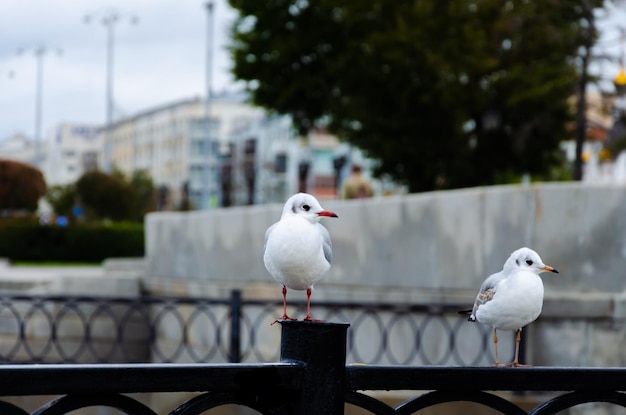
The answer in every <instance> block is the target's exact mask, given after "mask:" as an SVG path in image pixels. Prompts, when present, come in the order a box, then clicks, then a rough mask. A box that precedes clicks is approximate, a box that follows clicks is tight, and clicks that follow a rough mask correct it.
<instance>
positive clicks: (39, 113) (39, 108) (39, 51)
mask: <svg viewBox="0 0 626 415" xmlns="http://www.w3.org/2000/svg"><path fill="white" fill-rule="evenodd" d="M27 52H32V53H33V55H34V56H35V59H36V62H37V71H36V73H37V75H36V81H35V132H34V133H35V160H34V163H33V164H34V165H35V167H37V168H38V169H41V167H42V166H41V163H42V156H41V144H42V141H43V138H42V134H41V122H42V121H41V120H42V117H43V58H44V57H45V55H46V54H47V53H48V52H56V53H57V54H58V55H60V54H61V53H63V51H62V50H61V49H59V48H52V49H50V48H47V47H45V46H43V45H39V46H36V47H34V48H20V49H18V50H17V53H18V55H22V54H24V53H27Z"/></svg>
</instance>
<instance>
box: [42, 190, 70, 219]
mask: <svg viewBox="0 0 626 415" xmlns="http://www.w3.org/2000/svg"><path fill="white" fill-rule="evenodd" d="M46 200H47V201H48V203H49V204H50V206H51V207H52V209H53V210H54V213H55V214H57V215H58V216H66V217H71V216H72V214H73V213H72V209H73V208H74V206H75V205H76V202H77V195H76V186H75V185H73V184H69V185H55V186H51V187H50V188H49V189H48V192H47V194H46Z"/></svg>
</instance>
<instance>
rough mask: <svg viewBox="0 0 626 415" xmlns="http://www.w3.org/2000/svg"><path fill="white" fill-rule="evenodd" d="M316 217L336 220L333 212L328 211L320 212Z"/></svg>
mask: <svg viewBox="0 0 626 415" xmlns="http://www.w3.org/2000/svg"><path fill="white" fill-rule="evenodd" d="M317 215H318V216H328V217H329V218H338V217H339V216H337V214H336V213H335V212H331V211H330V210H322V211H321V212H319V213H318V214H317Z"/></svg>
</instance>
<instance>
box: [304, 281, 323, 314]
mask: <svg viewBox="0 0 626 415" xmlns="http://www.w3.org/2000/svg"><path fill="white" fill-rule="evenodd" d="M304 321H317V322H323V321H324V320H316V319H314V318H312V317H311V288H307V289H306V317H304Z"/></svg>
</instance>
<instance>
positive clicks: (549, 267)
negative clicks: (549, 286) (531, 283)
mask: <svg viewBox="0 0 626 415" xmlns="http://www.w3.org/2000/svg"><path fill="white" fill-rule="evenodd" d="M539 269H540V270H542V271H548V272H554V273H555V274H558V273H559V271H557V270H556V268H553V267H551V266H550V265H546V266H545V267H543V268H539Z"/></svg>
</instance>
